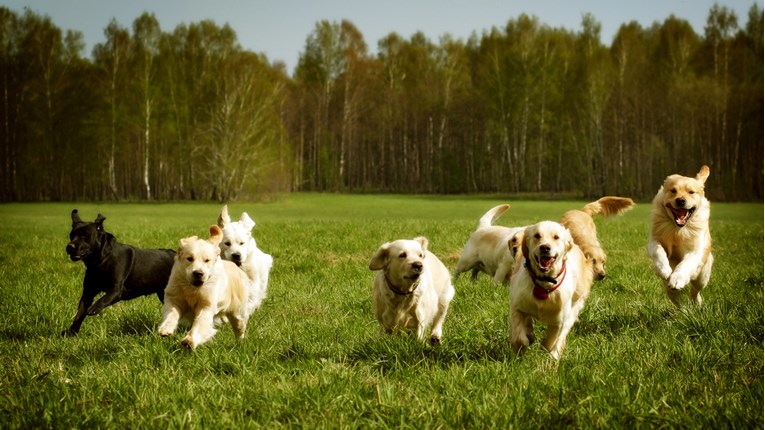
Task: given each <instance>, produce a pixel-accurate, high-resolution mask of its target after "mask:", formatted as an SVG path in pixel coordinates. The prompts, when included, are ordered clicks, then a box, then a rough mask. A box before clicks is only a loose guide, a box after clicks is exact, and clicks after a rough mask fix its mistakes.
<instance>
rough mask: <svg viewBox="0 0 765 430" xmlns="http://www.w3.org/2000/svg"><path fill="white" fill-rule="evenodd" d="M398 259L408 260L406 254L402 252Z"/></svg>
mask: <svg viewBox="0 0 765 430" xmlns="http://www.w3.org/2000/svg"><path fill="white" fill-rule="evenodd" d="M398 258H406V252H402V253H401V254H398Z"/></svg>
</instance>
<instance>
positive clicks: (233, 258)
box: [231, 252, 242, 261]
mask: <svg viewBox="0 0 765 430" xmlns="http://www.w3.org/2000/svg"><path fill="white" fill-rule="evenodd" d="M241 258H242V254H240V253H238V252H235V253H233V254H231V259H232V260H234V261H239V259H241Z"/></svg>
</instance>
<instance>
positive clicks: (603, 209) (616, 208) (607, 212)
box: [582, 196, 635, 218]
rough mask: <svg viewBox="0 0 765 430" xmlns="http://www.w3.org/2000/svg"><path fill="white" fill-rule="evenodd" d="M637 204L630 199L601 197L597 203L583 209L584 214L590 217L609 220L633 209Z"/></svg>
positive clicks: (589, 204)
mask: <svg viewBox="0 0 765 430" xmlns="http://www.w3.org/2000/svg"><path fill="white" fill-rule="evenodd" d="M634 205H635V202H633V201H632V199H630V198H628V197H612V196H606V197H601V198H600V199H598V200H597V201H594V202H592V203H588V204H586V205H585V206H584V207H583V208H582V212H584V213H586V214H588V215H589V216H595V215H598V214H600V215H602V216H603V218H608V217H610V216H613V215H621V214H623V213H624V212H627V211H628V210H630V209H632V207H633V206H634Z"/></svg>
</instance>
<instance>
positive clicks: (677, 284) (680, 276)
mask: <svg viewBox="0 0 765 430" xmlns="http://www.w3.org/2000/svg"><path fill="white" fill-rule="evenodd" d="M690 281H691V279H690V277H689V276H686V275H685V274H684V273H678V272H675V273H673V274H672V275H670V276H669V280H668V281H667V287H669V289H670V290H682V289H683V288H685V286H686V285H688V282H690Z"/></svg>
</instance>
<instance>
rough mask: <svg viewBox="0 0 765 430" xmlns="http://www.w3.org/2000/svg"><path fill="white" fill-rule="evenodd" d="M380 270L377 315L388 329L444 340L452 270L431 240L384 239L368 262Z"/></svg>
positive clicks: (376, 289) (374, 300)
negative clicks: (435, 251) (431, 247)
mask: <svg viewBox="0 0 765 430" xmlns="http://www.w3.org/2000/svg"><path fill="white" fill-rule="evenodd" d="M369 269H370V270H379V272H378V273H377V276H375V279H374V286H373V288H372V306H373V307H374V312H375V316H376V317H377V320H378V321H380V324H382V326H383V329H384V330H385V332H386V333H392V332H394V331H407V332H415V333H417V338H418V339H420V340H421V341H424V340H425V333H426V330H427V328H428V326H432V328H431V332H430V342H431V343H433V344H439V343H441V335H442V328H443V324H444V319H445V318H446V312H447V310H448V309H449V302H451V300H452V297H454V287H453V286H452V283H451V279H450V277H449V270H448V269H447V268H446V266H444V264H443V263H442V262H441V260H439V259H438V257H436V256H435V255H433V253H431V252H430V251H428V240H427V239H426V238H424V237H417V238H415V239H414V240H397V241H395V242H389V243H384V244H383V245H381V246H380V248H379V249H378V250H377V251H376V252H375V254H374V256H373V257H372V260H371V261H370V263H369Z"/></svg>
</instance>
